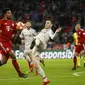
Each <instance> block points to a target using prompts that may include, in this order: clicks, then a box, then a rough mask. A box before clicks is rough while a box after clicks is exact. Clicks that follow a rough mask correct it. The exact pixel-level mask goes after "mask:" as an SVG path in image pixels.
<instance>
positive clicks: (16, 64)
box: [9, 51, 27, 78]
mask: <svg viewBox="0 0 85 85" xmlns="http://www.w3.org/2000/svg"><path fill="white" fill-rule="evenodd" d="M9 56H10V57H11V58H12V64H13V66H14V68H15V69H16V71H17V73H18V75H19V77H22V78H26V77H27V75H26V74H24V73H22V72H21V70H20V67H19V65H18V62H17V60H16V56H15V54H14V52H13V51H10V52H9Z"/></svg>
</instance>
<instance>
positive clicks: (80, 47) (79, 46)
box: [75, 44, 84, 53]
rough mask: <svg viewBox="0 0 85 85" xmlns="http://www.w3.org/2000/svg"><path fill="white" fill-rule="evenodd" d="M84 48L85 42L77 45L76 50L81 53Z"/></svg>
mask: <svg viewBox="0 0 85 85" xmlns="http://www.w3.org/2000/svg"><path fill="white" fill-rule="evenodd" d="M82 50H84V46H83V44H80V45H77V46H76V48H75V52H77V53H80V52H81V51H82Z"/></svg>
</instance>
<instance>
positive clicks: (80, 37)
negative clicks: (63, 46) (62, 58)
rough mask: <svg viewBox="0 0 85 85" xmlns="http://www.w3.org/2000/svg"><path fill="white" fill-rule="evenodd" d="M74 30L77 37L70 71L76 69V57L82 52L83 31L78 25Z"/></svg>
mask: <svg viewBox="0 0 85 85" xmlns="http://www.w3.org/2000/svg"><path fill="white" fill-rule="evenodd" d="M75 30H76V34H77V37H78V44H77V45H76V47H75V53H74V58H73V62H74V67H73V68H72V70H75V69H76V64H77V59H78V57H80V54H81V52H82V50H83V49H84V47H83V44H82V40H83V29H81V26H80V24H79V23H77V24H76V26H75Z"/></svg>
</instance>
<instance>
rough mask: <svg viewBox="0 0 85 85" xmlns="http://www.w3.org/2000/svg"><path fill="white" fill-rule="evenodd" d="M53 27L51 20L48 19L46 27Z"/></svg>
mask: <svg viewBox="0 0 85 85" xmlns="http://www.w3.org/2000/svg"><path fill="white" fill-rule="evenodd" d="M51 27H52V23H51V21H46V23H45V28H47V29H48V28H51Z"/></svg>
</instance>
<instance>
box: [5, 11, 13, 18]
mask: <svg viewBox="0 0 85 85" xmlns="http://www.w3.org/2000/svg"><path fill="white" fill-rule="evenodd" d="M5 17H6V18H7V19H11V18H12V12H11V11H10V10H9V11H7V12H6V14H5Z"/></svg>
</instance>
